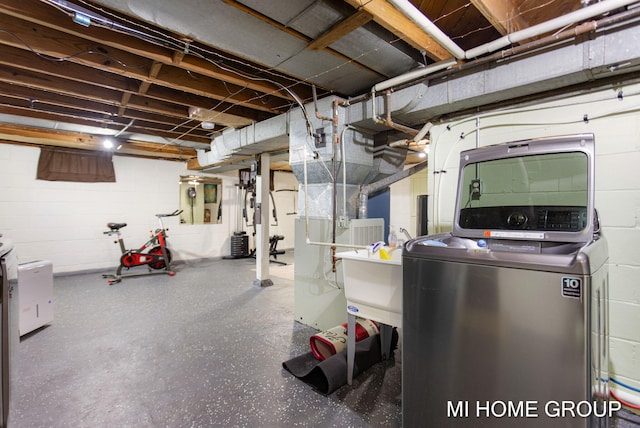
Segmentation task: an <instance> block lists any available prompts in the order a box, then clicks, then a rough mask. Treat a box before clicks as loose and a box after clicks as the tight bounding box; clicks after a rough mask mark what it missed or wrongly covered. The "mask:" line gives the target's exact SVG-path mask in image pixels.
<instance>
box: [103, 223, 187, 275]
mask: <svg viewBox="0 0 640 428" xmlns="http://www.w3.org/2000/svg"><path fill="white" fill-rule="evenodd" d="M180 213H182V210H175V211H174V212H172V213H171V214H156V217H158V222H160V228H158V229H156V230H155V232H152V234H151V238H149V240H148V241H147V242H145V243H144V244H143V245H142V246H141V247H140V248H138V249H130V250H127V249H126V247H125V246H124V239H123V238H122V235H121V234H120V229H122V228H123V227H125V226H126V225H127V223H107V227H108V228H109V230H107V231H106V232H104V234H105V235H109V236H111V235H113V234H115V235H116V237H117V239H116V240H115V241H114V243H116V244H119V245H120V251H121V252H122V256H121V257H120V266H118V269H117V270H116V273H115V274H105V275H102V277H103V278H107V279H108V282H109V284H115V283H117V282H120V281H121V280H122V278H127V277H133V276H144V275H159V274H166V275H169V276H174V275H175V274H176V273H175V272H174V271H172V270H171V251H170V250H169V248H167V230H169V229H168V228H166V227H164V225H163V224H162V219H163V218H164V217H174V216H177V215H180ZM136 266H148V267H149V271H148V272H146V273H139V274H127V275H123V274H122V269H123V268H127V269H129V268H132V267H136ZM152 269H155V270H156V271H153V270H152Z"/></svg>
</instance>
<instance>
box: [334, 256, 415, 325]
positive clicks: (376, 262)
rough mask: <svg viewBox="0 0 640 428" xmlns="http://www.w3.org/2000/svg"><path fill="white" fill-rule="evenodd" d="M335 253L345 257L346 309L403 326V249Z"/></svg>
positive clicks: (372, 318)
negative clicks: (382, 253) (383, 252)
mask: <svg viewBox="0 0 640 428" xmlns="http://www.w3.org/2000/svg"><path fill="white" fill-rule="evenodd" d="M384 250H386V251H387V253H388V254H389V255H390V256H391V260H383V259H381V258H380V252H379V251H378V252H376V253H370V252H369V251H367V250H356V251H346V252H342V253H336V257H338V258H341V259H342V272H343V276H344V294H345V296H346V298H347V312H348V313H350V314H353V315H356V316H359V317H362V318H367V319H370V320H373V321H378V322H381V323H383V324H387V325H391V326H395V327H402V248H395V249H390V248H388V247H385V248H384Z"/></svg>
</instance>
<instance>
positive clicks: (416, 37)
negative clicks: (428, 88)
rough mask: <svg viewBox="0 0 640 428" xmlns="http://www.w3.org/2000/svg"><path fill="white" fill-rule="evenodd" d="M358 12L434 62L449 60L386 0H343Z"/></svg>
mask: <svg viewBox="0 0 640 428" xmlns="http://www.w3.org/2000/svg"><path fill="white" fill-rule="evenodd" d="M345 1H346V2H347V3H349V4H350V5H351V6H353V7H354V8H356V9H358V10H365V11H366V12H368V13H369V14H371V15H372V16H373V19H374V21H375V22H377V23H378V24H380V25H381V26H383V27H384V28H386V29H387V30H389V31H391V32H392V33H394V34H396V35H398V36H399V37H400V38H402V40H404V41H405V42H407V43H409V44H410V45H411V46H413V47H414V48H416V49H418V50H420V51H422V50H424V51H425V53H426V55H427V56H428V57H430V58H432V59H433V60H435V61H440V60H443V59H448V58H451V57H452V55H451V54H450V53H449V52H447V51H446V50H445V49H444V48H443V47H442V46H440V44H439V43H438V42H436V41H435V40H434V39H433V38H432V37H431V36H429V35H428V34H427V33H425V32H424V31H422V30H421V29H420V28H419V27H418V26H417V25H416V24H415V23H414V22H413V21H411V20H410V19H409V18H407V17H406V16H404V15H403V14H402V13H400V11H398V10H397V9H396V8H395V7H393V6H392V5H391V4H389V3H388V2H387V1H386V0H369V1H366V2H362V1H360V0H345Z"/></svg>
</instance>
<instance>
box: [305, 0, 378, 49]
mask: <svg viewBox="0 0 640 428" xmlns="http://www.w3.org/2000/svg"><path fill="white" fill-rule="evenodd" d="M372 19H373V16H372V15H371V14H370V13H369V12H367V11H364V10H358V11H356V13H354V14H353V15H351V16H349V17H347V18H345V19H343V20H342V21H340V22H339V23H337V24H336V25H334V26H333V27H331V28H330V29H329V30H327V31H326V32H325V33H323V34H322V35H320V36H319V37H316V39H315V40H312V41H311V42H310V43H309V44H308V45H307V49H310V50H312V51H314V50H319V49H324V48H326V47H327V46H329V45H331V44H332V43H334V42H336V41H337V40H340V39H341V38H343V37H344V36H346V35H347V34H349V33H350V32H352V31H353V30H355V29H357V28H360V27H362V26H363V25H364V24H366V23H367V22H369V21H371V20H372Z"/></svg>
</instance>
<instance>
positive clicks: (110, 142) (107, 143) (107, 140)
mask: <svg viewBox="0 0 640 428" xmlns="http://www.w3.org/2000/svg"><path fill="white" fill-rule="evenodd" d="M102 145H103V146H104V148H105V149H109V150H111V149H112V148H113V140H112V139H111V138H105V139H104V140H103V141H102Z"/></svg>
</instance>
